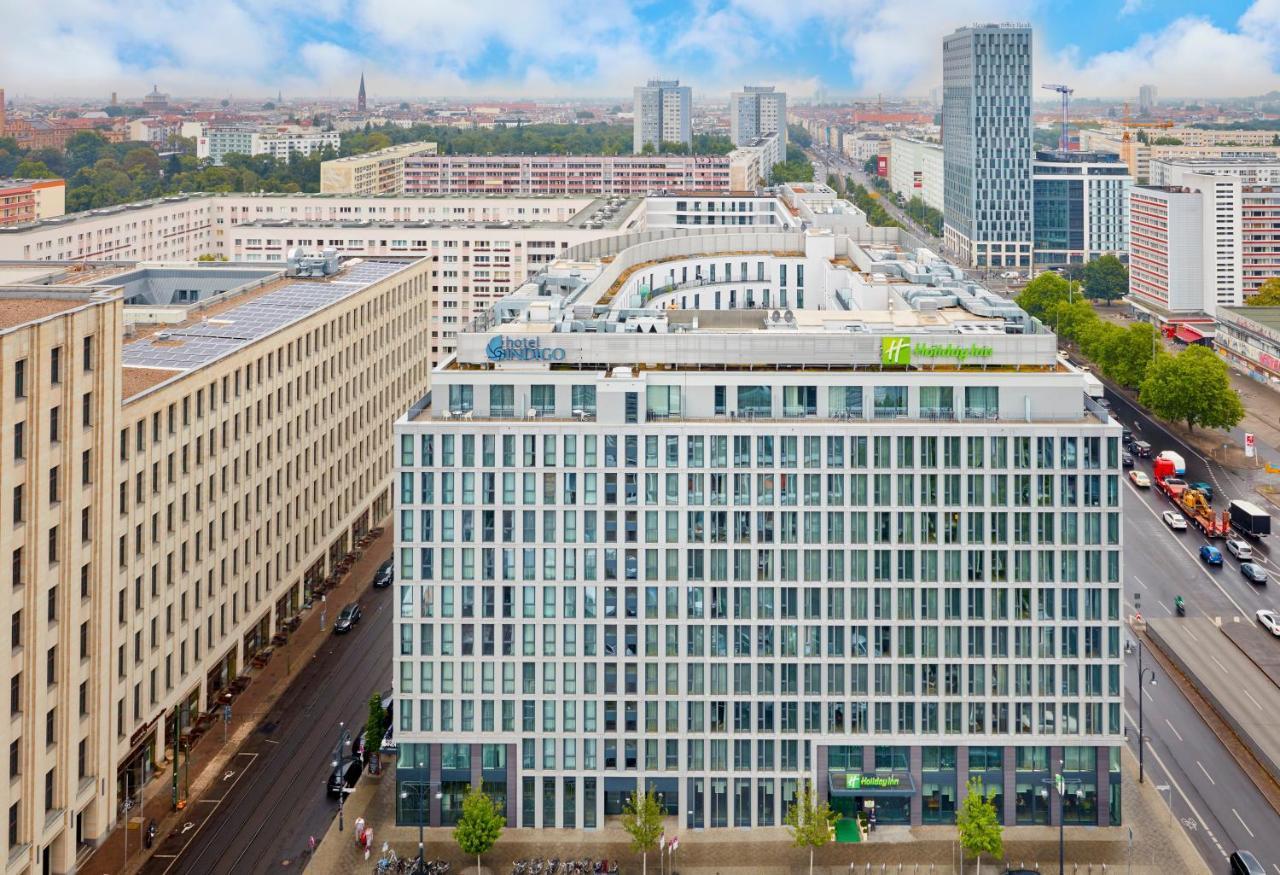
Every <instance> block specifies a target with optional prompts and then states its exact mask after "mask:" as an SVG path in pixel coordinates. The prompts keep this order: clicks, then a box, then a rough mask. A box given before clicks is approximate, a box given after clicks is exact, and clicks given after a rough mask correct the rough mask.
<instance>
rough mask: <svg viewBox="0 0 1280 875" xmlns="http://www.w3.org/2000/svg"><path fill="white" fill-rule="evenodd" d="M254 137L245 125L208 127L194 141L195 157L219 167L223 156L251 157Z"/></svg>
mask: <svg viewBox="0 0 1280 875" xmlns="http://www.w3.org/2000/svg"><path fill="white" fill-rule="evenodd" d="M256 136H257V129H256V128H253V127H250V126H247V125H216V126H215V125H210V126H208V127H206V128H205V129H204V132H203V133H201V134H200V136H199V137H198V138H197V139H196V157H197V158H199V159H200V160H201V161H209V162H210V163H212V164H215V165H221V164H222V160H223V156H224V155H230V154H236V155H252V154H254V153H253V147H254V142H255V138H256Z"/></svg>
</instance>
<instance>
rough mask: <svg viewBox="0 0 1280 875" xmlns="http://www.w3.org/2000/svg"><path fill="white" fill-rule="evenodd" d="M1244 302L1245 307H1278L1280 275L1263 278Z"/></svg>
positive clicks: (1279, 303) (1279, 300)
mask: <svg viewBox="0 0 1280 875" xmlns="http://www.w3.org/2000/svg"><path fill="white" fill-rule="evenodd" d="M1244 303H1245V306H1246V307H1280V277H1274V276H1273V277H1271V279H1269V280H1265V281H1264V282H1263V283H1262V285H1260V286H1258V290H1257V291H1256V292H1254V293H1253V294H1252V295H1250V296H1249V297H1247V298H1245V299H1244Z"/></svg>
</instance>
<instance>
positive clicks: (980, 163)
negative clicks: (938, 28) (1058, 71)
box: [942, 24, 1032, 269]
mask: <svg viewBox="0 0 1280 875" xmlns="http://www.w3.org/2000/svg"><path fill="white" fill-rule="evenodd" d="M942 77H943V78H942V81H943V102H942V150H943V163H944V173H943V178H944V183H945V186H946V191H945V210H944V211H943V212H944V230H943V237H944V239H945V241H946V245H947V248H948V250H950V251H951V253H952V254H954V255H955V257H956V258H958V259H959V260H961V261H962V262H963V263H965V264H969V265H973V266H975V267H982V268H986V267H1006V268H1007V267H1013V268H1022V269H1026V268H1030V267H1031V241H1032V226H1031V211H1032V208H1031V203H1032V186H1031V151H1032V150H1031V27H1030V26H1029V25H1021V24H980V25H974V26H972V27H963V28H960V29H959V30H957V31H955V32H954V33H952V34H951V35H950V36H948V37H946V38H945V40H944V41H943V52H942Z"/></svg>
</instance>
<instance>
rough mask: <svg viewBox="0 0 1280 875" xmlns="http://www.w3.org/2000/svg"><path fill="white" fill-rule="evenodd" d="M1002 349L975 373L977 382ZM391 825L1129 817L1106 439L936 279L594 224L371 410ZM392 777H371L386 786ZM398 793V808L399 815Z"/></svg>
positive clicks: (915, 266) (1036, 349) (1019, 322)
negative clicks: (390, 614) (968, 813)
mask: <svg viewBox="0 0 1280 875" xmlns="http://www.w3.org/2000/svg"><path fill="white" fill-rule="evenodd" d="M989 365H995V366H996V367H988V366H989ZM395 432H396V438H397V441H398V443H397V452H398V455H397V458H398V477H399V488H398V489H397V490H396V491H395V496H396V497H395V515H396V520H397V528H396V538H397V544H396V556H395V559H396V565H397V569H396V571H397V584H396V587H397V593H396V602H397V613H396V619H395V632H394V636H393V640H394V644H393V660H394V670H393V683H394V686H395V695H396V720H397V726H396V739H397V742H398V759H399V763H398V767H397V770H396V780H397V782H398V784H399V787H398V789H400V790H401V791H403V798H401V800H400V802H399V803H398V805H399V810H398V822H399V823H400V824H413V823H417V822H418V820H419V818H421V819H422V820H424V821H425V822H426V823H428V824H430V825H441V824H450V823H453V822H455V821H456V818H457V816H458V812H459V808H460V803H461V798H462V796H463V794H464V793H465V792H466V790H467V788H468V787H470V786H471V785H472V784H473V783H481V784H482V785H483V787H484V788H485V790H486V791H488V792H489V793H490V794H492V795H493V796H494V798H496V800H497V802H498V804H499V805H500V806H501V807H502V808H503V809H504V810H505V812H506V815H507V822H508V824H509V825H511V826H518V827H541V828H551V827H556V828H586V829H596V828H599V827H601V826H602V825H603V824H604V820H605V818H606V817H608V816H610V815H615V814H618V813H619V812H620V811H621V808H622V805H623V802H624V800H625V799H626V798H627V796H628V795H629V794H630V793H632V792H633V791H634V790H636V789H638V788H640V787H642V786H643V787H649V788H652V789H653V790H655V791H657V792H659V793H661V794H663V804H664V805H665V806H666V808H667V811H668V812H669V813H670V814H672V815H675V816H677V817H679V818H680V822H681V824H682V825H683V826H684V827H685V828H694V829H696V828H703V827H710V828H724V827H731V826H736V827H755V826H776V825H779V824H781V822H782V818H783V816H784V814H785V811H786V808H787V805H788V804H789V802H790V801H791V800H792V798H793V797H794V794H795V792H796V790H797V787H798V786H799V784H800V782H801V781H804V780H812V781H814V783H815V785H816V787H817V790H818V792H819V794H820V795H821V796H822V797H823V798H824V799H829V800H830V801H831V802H832V804H833V805H834V806H835V807H836V809H837V810H839V811H841V812H843V813H844V814H845V815H846V816H852V815H853V814H854V813H855V812H857V811H862V810H865V807H866V806H867V805H868V804H874V806H875V810H876V812H877V817H878V821H879V822H880V823H881V824H886V823H900V824H919V823H951V822H954V818H955V814H956V811H957V806H958V805H959V804H960V801H961V798H962V794H963V793H964V792H965V785H966V782H967V781H968V779H969V778H971V777H976V778H979V779H980V780H981V781H982V782H983V784H984V786H985V787H986V789H987V791H988V792H992V793H994V794H995V804H996V809H997V812H998V814H999V816H1000V817H1001V818H1002V820H1003V821H1004V822H1005V823H1006V824H1008V825H1010V826H1013V825H1016V824H1047V823H1057V806H1056V805H1053V806H1050V805H1049V804H1048V802H1047V800H1046V793H1045V787H1046V782H1047V781H1049V780H1051V775H1052V774H1054V773H1055V772H1064V773H1065V774H1066V777H1067V779H1068V781H1070V782H1071V786H1072V787H1073V788H1074V789H1075V790H1076V792H1075V793H1072V794H1071V795H1070V796H1069V798H1068V799H1067V807H1066V821H1067V822H1068V823H1070V824H1080V825H1085V824H1087V825H1095V824H1098V825H1109V824H1118V823H1119V822H1120V771H1119V769H1120V749H1121V746H1122V743H1123V720H1122V711H1121V702H1122V693H1123V690H1122V667H1123V656H1122V641H1123V635H1124V633H1123V629H1122V625H1123V624H1122V619H1121V612H1122V607H1121V604H1122V601H1121V581H1122V576H1121V526H1120V500H1121V499H1120V493H1121V483H1120V480H1121V469H1120V446H1119V443H1120V428H1119V426H1118V425H1117V424H1114V423H1108V422H1107V417H1106V414H1105V412H1104V411H1102V409H1101V408H1099V407H1097V406H1094V405H1093V404H1092V402H1090V401H1087V400H1086V398H1085V383H1084V376H1083V375H1082V374H1081V373H1079V372H1076V371H1073V370H1069V369H1066V368H1065V367H1064V366H1063V365H1062V364H1061V363H1060V361H1059V359H1058V356H1057V344H1056V338H1055V337H1054V336H1053V335H1052V334H1050V333H1048V332H1047V331H1046V330H1045V329H1044V328H1043V327H1042V326H1040V325H1039V323H1036V322H1034V321H1032V320H1031V319H1030V318H1029V317H1027V315H1026V314H1025V313H1024V312H1022V311H1021V310H1020V309H1019V308H1018V307H1016V306H1015V305H1013V304H1012V303H1010V302H1009V301H1007V300H1004V299H1001V298H999V297H997V296H995V295H992V294H990V293H989V292H986V291H985V290H983V289H981V288H980V287H977V286H975V285H973V284H972V283H970V282H968V281H966V280H964V279H963V277H962V275H961V274H960V272H959V271H958V270H957V269H956V268H954V267H952V266H950V265H947V264H944V263H941V262H936V261H926V260H921V259H919V258H917V257H915V256H913V254H912V253H909V252H904V251H902V250H899V249H897V248H895V247H892V246H887V245H885V246H873V245H865V246H864V245H860V244H858V243H856V242H854V241H853V240H852V239H850V238H849V237H847V236H844V235H841V234H835V233H832V232H830V231H829V230H826V229H810V230H808V231H774V232H761V231H752V230H739V229H736V228H733V229H724V230H720V231H710V230H708V231H705V232H703V233H702V234H698V235H692V236H682V237H672V238H655V237H654V236H653V235H651V234H638V235H627V236H623V237H616V238H611V239H608V240H602V241H597V242H594V243H591V244H587V245H585V246H583V247H579V248H578V249H577V250H575V251H571V252H569V253H568V254H567V256H566V258H565V259H564V260H563V261H561V262H556V263H553V264H552V265H551V267H550V268H549V269H548V270H547V272H546V273H544V274H541V275H539V276H538V277H536V278H535V279H534V280H532V281H531V282H530V283H529V284H528V285H526V286H525V287H524V288H522V289H520V290H518V291H517V292H516V293H514V294H513V295H512V296H510V297H508V298H506V299H504V300H503V301H501V302H500V303H499V304H498V305H497V306H496V307H495V308H494V310H493V312H492V313H491V314H490V315H489V316H488V317H487V318H485V319H482V320H479V321H478V322H477V323H476V324H474V325H473V326H472V327H471V328H470V329H469V330H468V331H466V332H464V333H462V334H460V335H459V338H458V352H457V356H456V358H453V359H450V360H447V361H444V362H442V363H441V364H440V365H439V366H438V367H437V368H436V369H435V371H434V372H433V374H432V393H431V396H430V397H429V398H424V399H423V400H422V402H420V403H419V404H418V405H416V406H415V407H414V408H413V410H412V411H411V412H410V413H409V414H408V415H407V416H405V417H404V418H403V419H401V420H400V421H399V422H398V423H397V424H396V427H395ZM400 797H401V794H400V793H397V798H400ZM420 800H421V801H422V802H425V804H426V806H427V807H426V810H420V808H419V805H420Z"/></svg>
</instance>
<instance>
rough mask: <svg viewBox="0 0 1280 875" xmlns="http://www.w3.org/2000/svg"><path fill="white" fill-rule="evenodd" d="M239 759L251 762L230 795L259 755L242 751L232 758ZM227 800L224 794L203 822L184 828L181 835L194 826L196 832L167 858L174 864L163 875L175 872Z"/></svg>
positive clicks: (229, 788)
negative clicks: (176, 851) (242, 758)
mask: <svg viewBox="0 0 1280 875" xmlns="http://www.w3.org/2000/svg"><path fill="white" fill-rule="evenodd" d="M239 757H248V758H249V762H248V764H246V765H245V766H244V767H243V768H242V769H240V774H238V775H236V777H235V779H234V780H233V781H232V782H231V784H230V786H229V787H227V792H228V793H229V792H231V789H232V788H234V787H235V786H236V784H239V783H240V779H241V778H243V777H244V776H245V775H246V774H248V773H249V771H250V770H251V769H252V767H253V764H254V762H255V761H256V760H257V759H258V754H256V753H246V752H244V751H241V752H238V753H236V754H235V755H234V756H233V757H232V759H233V760H234V759H237V758H239ZM225 798H226V795H225V794H224V795H223V798H222V799H218V800H217V801H216V803H215V804H214V806H213V809H212V810H210V812H209V813H208V814H207V815H205V817H204V819H203V820H201V821H200V823H198V824H194V825H193V824H190V823H188V824H187V825H186V826H185V827H184V828H183V830H182V833H181V835H183V836H185V835H186V832H187V829H188V828H190V827H192V826H194V830H193V831H192V833H191V836H190V838H187V839H186V840H185V841H184V842H183V844H182V847H181V848H180V849H179V850H178V853H176V854H174V855H172V856H171V857H167V858H166V859H171V860H173V862H172V863H170V864H169V865H168V866H165V868H164V872H163V873H162V875H169V872H170V871H172V870H173V867H174V866H176V865H177V863H178V860H179V859H181V857H182V855H183V854H185V853H186V852H187V848H189V847H191V843H192V842H193V841H195V840H196V837H197V836H199V835H200V832H201V831H202V830H203V829H204V828H205V825H206V824H208V823H209V821H210V820H212V819H213V815H214V812H215V811H217V809H218V807H219V806H220V805H222V802H223V800H224V799H225ZM170 835H172V833H170Z"/></svg>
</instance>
